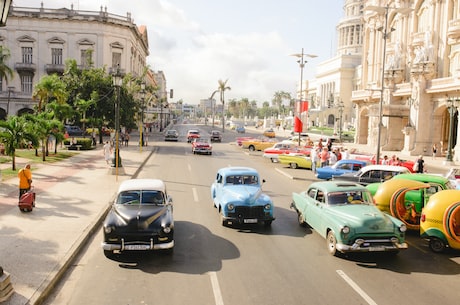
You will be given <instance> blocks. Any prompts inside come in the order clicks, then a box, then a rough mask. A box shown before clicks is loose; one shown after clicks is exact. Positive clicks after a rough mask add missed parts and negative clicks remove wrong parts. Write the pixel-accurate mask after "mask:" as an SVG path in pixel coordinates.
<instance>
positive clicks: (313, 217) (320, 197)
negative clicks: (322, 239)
mask: <svg viewBox="0 0 460 305" xmlns="http://www.w3.org/2000/svg"><path fill="white" fill-rule="evenodd" d="M309 194H311V195H309V198H308V203H307V205H306V210H305V213H304V214H303V215H304V217H305V221H306V222H307V223H308V224H309V225H310V226H311V227H312V228H313V229H315V230H318V229H319V227H320V225H321V223H322V209H323V206H324V204H325V202H326V198H325V197H326V194H325V193H324V192H323V191H322V190H321V189H314V190H313V189H312V192H309Z"/></svg>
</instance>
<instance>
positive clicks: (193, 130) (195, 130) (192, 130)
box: [188, 129, 199, 132]
mask: <svg viewBox="0 0 460 305" xmlns="http://www.w3.org/2000/svg"><path fill="white" fill-rule="evenodd" d="M188 132H199V131H198V130H197V129H190V130H189V131H188Z"/></svg>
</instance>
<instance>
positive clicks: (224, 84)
mask: <svg viewBox="0 0 460 305" xmlns="http://www.w3.org/2000/svg"><path fill="white" fill-rule="evenodd" d="M227 82H228V79H227V80H226V81H225V82H224V81H222V80H221V79H219V81H218V83H219V86H218V87H217V89H218V90H219V91H220V101H221V102H222V132H225V96H224V92H225V90H232V88H230V87H228V86H227Z"/></svg>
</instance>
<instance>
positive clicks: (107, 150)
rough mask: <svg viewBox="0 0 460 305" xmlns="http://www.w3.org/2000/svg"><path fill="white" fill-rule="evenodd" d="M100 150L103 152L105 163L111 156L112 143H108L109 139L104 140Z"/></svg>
mask: <svg viewBox="0 0 460 305" xmlns="http://www.w3.org/2000/svg"><path fill="white" fill-rule="evenodd" d="M102 152H103V154H104V159H105V162H106V163H107V164H109V161H110V158H111V156H112V145H110V142H109V141H106V142H105V144H104V147H103V148H102Z"/></svg>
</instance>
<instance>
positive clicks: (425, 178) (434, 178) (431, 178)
mask: <svg viewBox="0 0 460 305" xmlns="http://www.w3.org/2000/svg"><path fill="white" fill-rule="evenodd" d="M400 176H401V177H400ZM396 177H398V178H397V179H408V180H415V181H420V182H434V183H439V184H445V183H447V182H448V181H449V179H448V178H446V177H443V176H438V175H430V174H421V173H413V174H412V173H411V174H400V175H397V176H394V177H393V178H396Z"/></svg>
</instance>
